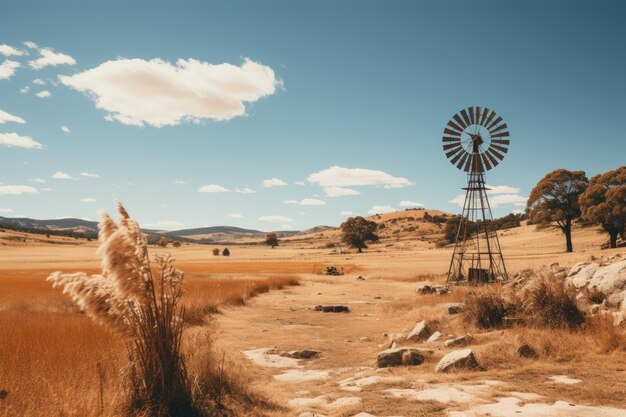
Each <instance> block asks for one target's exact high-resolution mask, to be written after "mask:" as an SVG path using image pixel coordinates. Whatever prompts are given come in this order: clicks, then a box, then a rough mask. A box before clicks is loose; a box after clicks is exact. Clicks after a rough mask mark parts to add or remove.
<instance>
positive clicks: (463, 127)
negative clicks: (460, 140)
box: [452, 114, 467, 131]
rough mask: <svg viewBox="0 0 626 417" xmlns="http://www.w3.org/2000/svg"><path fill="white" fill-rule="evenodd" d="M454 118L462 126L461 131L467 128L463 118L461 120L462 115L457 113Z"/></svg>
mask: <svg viewBox="0 0 626 417" xmlns="http://www.w3.org/2000/svg"><path fill="white" fill-rule="evenodd" d="M452 118H453V119H454V120H456V122H457V123H458V124H459V126H461V131H463V130H465V128H466V127H467V124H466V123H465V122H464V121H463V120H461V117H459V115H458V114H455V115H454V116H452Z"/></svg>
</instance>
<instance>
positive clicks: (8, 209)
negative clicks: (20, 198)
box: [0, 208, 13, 213]
mask: <svg viewBox="0 0 626 417" xmlns="http://www.w3.org/2000/svg"><path fill="white" fill-rule="evenodd" d="M0 213H13V209H11V208H0Z"/></svg>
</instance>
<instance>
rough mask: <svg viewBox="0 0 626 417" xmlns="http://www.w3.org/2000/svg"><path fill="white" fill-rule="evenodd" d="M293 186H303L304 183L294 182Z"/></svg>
mask: <svg viewBox="0 0 626 417" xmlns="http://www.w3.org/2000/svg"><path fill="white" fill-rule="evenodd" d="M294 184H296V185H299V186H303V185H304V181H296V182H294Z"/></svg>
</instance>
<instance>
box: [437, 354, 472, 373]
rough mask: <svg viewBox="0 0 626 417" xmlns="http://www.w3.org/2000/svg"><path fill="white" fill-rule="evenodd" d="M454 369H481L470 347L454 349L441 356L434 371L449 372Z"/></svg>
mask: <svg viewBox="0 0 626 417" xmlns="http://www.w3.org/2000/svg"><path fill="white" fill-rule="evenodd" d="M455 369H469V370H474V371H477V370H482V368H481V366H480V364H479V363H478V361H477V360H476V357H475V356H474V352H472V349H461V350H455V351H454V352H450V353H448V354H447V355H446V356H444V357H443V358H441V360H440V361H439V363H438V364H437V366H435V372H450V371H453V370H455Z"/></svg>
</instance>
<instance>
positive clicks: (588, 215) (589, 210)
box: [578, 166, 626, 248]
mask: <svg viewBox="0 0 626 417" xmlns="http://www.w3.org/2000/svg"><path fill="white" fill-rule="evenodd" d="M578 202H579V204H580V208H581V211H582V217H583V219H585V220H588V221H592V222H594V223H598V224H600V225H601V226H602V228H603V229H604V230H605V231H606V232H607V233H608V234H609V238H610V246H611V247H612V248H616V247H617V236H618V235H621V236H622V238H624V234H625V231H626V166H623V167H621V168H617V169H615V170H613V171H609V172H606V173H604V174H600V175H596V176H595V177H593V178H591V180H590V181H589V187H588V188H587V190H586V191H585V192H584V193H583V194H582V195H581V196H580V198H579V199H578Z"/></svg>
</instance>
